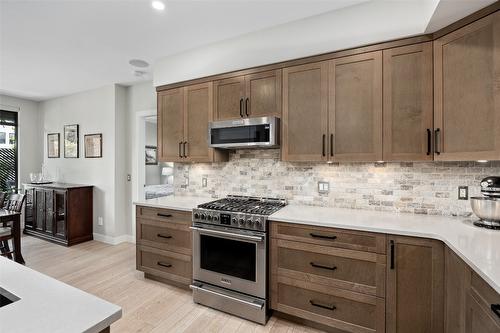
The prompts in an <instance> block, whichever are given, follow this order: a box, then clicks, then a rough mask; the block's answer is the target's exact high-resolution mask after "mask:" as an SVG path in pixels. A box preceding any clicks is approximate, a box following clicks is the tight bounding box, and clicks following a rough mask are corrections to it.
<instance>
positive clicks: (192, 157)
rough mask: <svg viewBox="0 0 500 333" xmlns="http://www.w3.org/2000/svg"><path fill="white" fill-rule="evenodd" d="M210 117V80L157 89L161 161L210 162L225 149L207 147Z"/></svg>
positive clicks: (217, 158)
mask: <svg viewBox="0 0 500 333" xmlns="http://www.w3.org/2000/svg"><path fill="white" fill-rule="evenodd" d="M212 119H213V86H212V82H208V83H201V84H197V85H192V86H187V87H182V88H177V89H172V90H167V91H162V92H159V93H158V147H159V151H158V156H159V160H160V161H164V162H212V161H220V160H224V159H225V158H227V153H226V152H221V151H217V152H215V151H214V149H211V148H209V147H208V122H209V121H211V120H212Z"/></svg>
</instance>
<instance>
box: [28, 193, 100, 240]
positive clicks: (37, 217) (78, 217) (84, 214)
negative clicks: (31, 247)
mask: <svg viewBox="0 0 500 333" xmlns="http://www.w3.org/2000/svg"><path fill="white" fill-rule="evenodd" d="M25 191H26V206H25V211H24V212H25V214H24V221H25V222H24V233H25V234H28V235H32V236H36V237H39V238H42V239H45V240H48V241H51V242H54V243H58V244H62V245H66V246H71V245H75V244H78V243H82V242H86V241H88V240H92V239H93V207H92V200H93V199H92V196H93V186H88V185H76V184H63V183H52V184H45V185H34V184H26V185H25Z"/></svg>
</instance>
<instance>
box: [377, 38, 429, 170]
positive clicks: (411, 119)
mask: <svg viewBox="0 0 500 333" xmlns="http://www.w3.org/2000/svg"><path fill="white" fill-rule="evenodd" d="M383 64H384V68H383V72H384V73H383V88H384V93H383V105H384V108H383V109H384V111H383V115H384V117H383V119H384V121H383V131H384V139H383V160H384V161H425V160H432V159H433V155H432V133H433V132H432V131H433V125H432V122H433V99H432V97H433V93H432V87H433V83H432V80H433V76H432V43H431V42H428V43H422V44H416V45H408V46H402V47H398V48H393V49H387V50H384V51H383Z"/></svg>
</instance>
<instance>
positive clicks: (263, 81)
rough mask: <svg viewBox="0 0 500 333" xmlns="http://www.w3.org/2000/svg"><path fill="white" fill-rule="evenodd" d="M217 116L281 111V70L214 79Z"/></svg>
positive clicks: (261, 115)
mask: <svg viewBox="0 0 500 333" xmlns="http://www.w3.org/2000/svg"><path fill="white" fill-rule="evenodd" d="M214 87H215V94H214V105H215V114H216V118H217V120H224V119H237V118H247V117H264V116H280V115H281V70H274V71H267V72H261V73H255V74H249V75H245V76H238V77H234V78H229V79H224V80H219V81H215V82H214Z"/></svg>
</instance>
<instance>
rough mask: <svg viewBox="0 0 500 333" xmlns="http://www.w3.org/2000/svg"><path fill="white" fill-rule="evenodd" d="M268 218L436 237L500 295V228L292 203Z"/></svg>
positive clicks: (469, 221)
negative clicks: (494, 228) (492, 228)
mask: <svg viewBox="0 0 500 333" xmlns="http://www.w3.org/2000/svg"><path fill="white" fill-rule="evenodd" d="M269 219H270V220H272V221H281V222H289V223H298V224H310V225H317V226H324V227H335V228H343V229H352V230H362V231H371V232H380V233H386V234H396V235H404V236H414V237H425V238H433V239H438V240H441V241H443V242H444V243H445V244H446V245H447V246H448V247H449V248H451V249H452V250H453V251H454V252H455V253H456V254H457V255H458V256H460V257H461V258H462V259H463V260H464V261H465V262H466V263H467V264H468V265H469V266H470V267H471V268H472V269H473V270H474V271H475V272H476V273H477V274H479V275H480V276H481V277H482V278H483V279H484V280H485V281H486V282H488V283H489V284H490V285H491V287H492V288H493V289H495V290H496V291H497V292H498V293H499V294H500V231H498V230H488V229H483V228H479V227H476V226H474V225H472V221H473V220H472V219H466V218H453V217H444V216H427V215H413V214H397V213H388V212H376V211H366V210H353V209H345V208H326V207H315V206H295V205H288V206H286V207H284V208H282V209H280V210H279V211H278V212H276V213H274V214H273V215H271V216H270V217H269Z"/></svg>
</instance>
